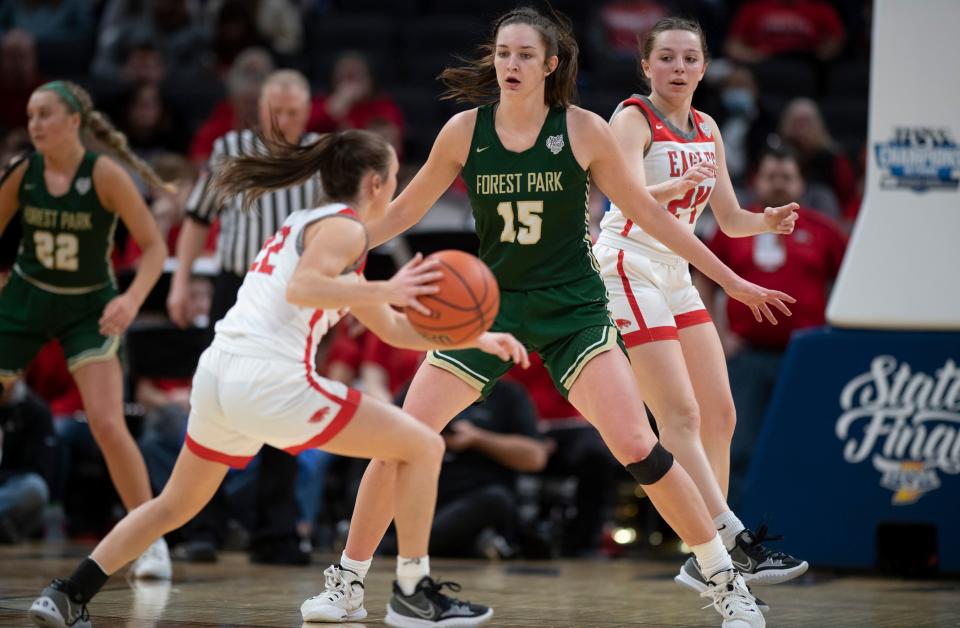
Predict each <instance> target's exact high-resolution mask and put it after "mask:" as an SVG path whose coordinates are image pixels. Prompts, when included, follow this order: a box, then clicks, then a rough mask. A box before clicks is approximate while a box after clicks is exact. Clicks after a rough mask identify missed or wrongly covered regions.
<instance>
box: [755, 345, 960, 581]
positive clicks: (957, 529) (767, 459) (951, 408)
mask: <svg viewBox="0 0 960 628" xmlns="http://www.w3.org/2000/svg"><path fill="white" fill-rule="evenodd" d="M958 474H960V333H922V332H916V333H909V332H876V331H850V330H837V329H830V328H824V329H815V330H810V331H805V332H801V333H798V334H797V335H796V336H795V337H794V338H793V341H792V342H791V344H790V348H789V350H788V352H787V355H786V356H785V358H784V361H783V366H782V370H781V372H780V375H779V377H778V381H777V387H776V390H775V391H774V395H773V399H772V400H771V403H770V407H769V408H768V409H767V414H766V417H765V419H764V426H763V430H762V432H761V434H760V436H759V438H758V439H757V444H756V449H755V453H754V458H753V461H752V464H751V467H750V473H749V476H748V479H747V485H746V489H745V494H744V499H743V508H742V512H741V517H742V518H743V520H744V521H745V522H749V523H754V522H756V521H758V520H760V519H761V518H762V517H764V516H766V517H767V518H768V519H769V520H770V521H771V527H772V528H774V529H775V530H776V532H778V533H783V534H784V535H785V536H786V537H787V539H788V546H785V547H784V549H787V550H789V551H790V553H792V554H794V555H796V556H802V557H803V558H804V559H806V560H809V561H810V562H811V564H813V565H823V566H836V567H858V568H869V567H873V566H874V565H875V563H876V555H875V554H876V530H877V526H878V525H880V524H885V523H911V524H929V525H933V526H935V527H936V528H937V532H938V533H937V538H938V555H939V564H940V569H941V570H942V571H944V572H960V476H958Z"/></svg>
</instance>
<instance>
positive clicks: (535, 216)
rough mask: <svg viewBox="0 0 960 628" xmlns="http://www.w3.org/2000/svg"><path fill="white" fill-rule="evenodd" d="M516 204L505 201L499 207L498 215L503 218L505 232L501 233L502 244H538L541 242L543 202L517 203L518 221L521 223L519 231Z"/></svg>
mask: <svg viewBox="0 0 960 628" xmlns="http://www.w3.org/2000/svg"><path fill="white" fill-rule="evenodd" d="M513 206H514V203H512V202H510V201H504V202H502V203H500V204H499V205H497V213H498V214H500V217H501V218H503V231H502V232H501V233H500V241H501V242H517V243H519V244H536V243H537V242H539V241H540V228H541V225H542V224H543V218H542V217H541V214H542V213H543V201H517V202H516V206H517V210H516V219H517V222H519V223H520V228H519V229H517V228H516V226H515V225H514V209H513Z"/></svg>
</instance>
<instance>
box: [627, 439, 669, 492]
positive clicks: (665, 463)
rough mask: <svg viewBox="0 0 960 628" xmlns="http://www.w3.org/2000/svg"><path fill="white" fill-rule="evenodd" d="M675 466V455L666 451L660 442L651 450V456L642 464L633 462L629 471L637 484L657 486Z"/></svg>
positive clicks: (628, 467) (628, 466)
mask: <svg viewBox="0 0 960 628" xmlns="http://www.w3.org/2000/svg"><path fill="white" fill-rule="evenodd" d="M672 466H673V454H672V453H670V452H669V451H667V450H666V449H664V447H663V445H661V444H660V441H657V444H656V445H654V446H653V449H651V450H650V455H648V456H647V457H646V458H644V459H643V460H641V461H640V462H631V463H630V464H628V465H627V467H626V468H627V471H629V472H630V475H632V476H633V479H635V480H636V481H637V484H656V483H657V482H659V481H660V479H661V478H662V477H663V476H665V475H666V474H667V472H668V471H669V470H670V467H672Z"/></svg>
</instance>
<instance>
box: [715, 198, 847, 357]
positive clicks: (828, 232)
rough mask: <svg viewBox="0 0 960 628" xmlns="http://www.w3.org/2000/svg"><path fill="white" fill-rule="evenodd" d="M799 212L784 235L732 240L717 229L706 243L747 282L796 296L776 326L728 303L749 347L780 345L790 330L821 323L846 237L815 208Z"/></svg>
mask: <svg viewBox="0 0 960 628" xmlns="http://www.w3.org/2000/svg"><path fill="white" fill-rule="evenodd" d="M753 210H754V211H759V208H753ZM799 213H800V220H798V221H797V227H796V229H794V231H793V233H792V234H790V235H787V236H783V235H777V234H773V233H762V234H759V235H755V236H751V237H749V238H731V237H729V236H726V235H724V234H723V232H722V231H720V230H719V229H718V230H717V233H716V235H714V237H713V239H712V240H711V242H710V249H711V250H712V251H713V252H714V253H716V255H717V257H719V258H720V260H721V261H722V262H723V263H725V264H726V265H727V266H729V267H730V268H731V269H733V271H734V272H735V273H737V274H738V275H740V276H741V277H743V278H744V279H746V280H747V281H752V282H754V283H757V284H759V285H761V286H763V287H765V288H770V289H772V290H780V291H783V292H786V293H787V294H789V295H791V296H792V297H794V298H795V299H797V302H796V303H794V304H792V305H790V310H791V311H792V312H793V316H789V317H785V316H777V319H778V320H779V321H780V324H779V325H771V324H770V323H767V322H763V323H758V322H757V321H755V320H754V318H753V314H751V312H750V308H748V307H746V306H745V305H743V304H742V303H740V302H739V301H734V300H732V299H731V300H729V301H728V303H727V320H728V321H729V323H730V330H731V331H732V332H734V333H735V334H737V335H738V336H740V337H741V338H743V339H744V340H746V341H747V342H749V343H750V344H752V345H755V346H759V347H765V348H770V349H783V348H786V346H787V343H789V341H790V334H791V333H793V331H794V330H797V329H804V328H807V327H817V326H819V325H823V324H824V321H825V312H826V309H827V289H828V288H829V286H830V284H831V283H832V282H833V281H834V279H836V277H837V273H838V272H840V262H841V260H843V253H844V251H845V250H846V246H847V236H846V235H845V234H844V233H843V231H842V230H841V229H840V227H839V226H838V225H837V224H836V223H835V222H834V221H833V220H831V219H830V218H828V217H826V216H824V215H823V214H821V213H819V212H817V211H816V210H813V209H800V212H799Z"/></svg>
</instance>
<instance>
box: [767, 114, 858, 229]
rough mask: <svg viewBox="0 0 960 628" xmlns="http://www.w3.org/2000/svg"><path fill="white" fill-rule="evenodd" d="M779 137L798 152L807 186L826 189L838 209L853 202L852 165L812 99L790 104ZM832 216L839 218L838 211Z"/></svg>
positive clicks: (853, 177) (854, 191)
mask: <svg viewBox="0 0 960 628" xmlns="http://www.w3.org/2000/svg"><path fill="white" fill-rule="evenodd" d="M780 137H781V139H782V140H783V142H784V143H785V144H786V145H787V146H789V147H790V148H791V149H793V150H794V151H795V152H796V155H797V159H798V160H799V163H800V169H801V171H802V173H803V177H804V179H805V180H806V181H807V183H808V184H811V185H814V184H822V185H825V186H827V187H828V188H829V189H830V190H831V191H832V192H833V194H834V196H835V198H836V204H835V205H836V206H838V207H844V206H847V205H848V204H849V203H850V202H851V199H852V198H853V197H854V196H855V194H856V190H855V185H856V176H855V175H854V172H853V166H852V165H850V160H849V159H848V158H847V156H846V155H845V154H844V152H843V149H842V148H841V147H840V145H839V144H838V143H837V142H836V141H835V140H834V139H833V137H831V135H830V131H829V130H828V129H827V125H826V123H825V122H824V120H823V115H822V114H821V113H820V108H819V107H818V106H817V103H815V102H814V101H812V100H810V99H809V98H796V99H794V100H792V101H790V103H789V104H788V105H787V107H786V108H785V109H784V110H783V115H782V116H781V118H780ZM818 209H822V208H818ZM831 213H832V215H834V216H836V215H837V213H838V212H837V213H833V212H831Z"/></svg>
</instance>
